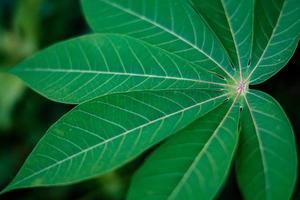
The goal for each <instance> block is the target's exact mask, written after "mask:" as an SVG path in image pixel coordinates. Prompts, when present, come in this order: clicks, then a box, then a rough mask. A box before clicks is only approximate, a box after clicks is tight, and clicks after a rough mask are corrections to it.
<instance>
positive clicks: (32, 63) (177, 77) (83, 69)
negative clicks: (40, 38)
mask: <svg viewBox="0 0 300 200" xmlns="http://www.w3.org/2000/svg"><path fill="white" fill-rule="evenodd" d="M82 7H83V10H84V12H85V15H86V18H87V21H88V23H89V24H90V26H91V28H92V29H93V30H94V31H95V32H97V33H96V34H92V35H86V36H83V37H78V38H75V39H72V40H69V41H66V42H63V43H60V44H57V45H55V46H53V47H50V48H48V49H45V50H44V51H42V52H40V53H38V54H36V55H35V56H33V57H32V58H29V59H28V60H26V61H24V62H23V63H21V64H20V65H18V66H17V67H16V68H15V69H13V70H12V72H13V73H14V74H16V75H17V76H19V77H21V78H22V79H23V80H25V82H27V84H28V85H29V86H30V87H31V88H33V89H34V90H36V91H37V92H39V93H41V94H42V95H44V96H46V97H47V98H49V99H52V100H55V101H59V102H64V103H72V104H80V105H78V106H77V107H76V108H75V109H73V110H72V111H70V112H69V113H67V114H66V115H65V116H64V117H63V118H62V119H60V120H59V121H58V122H57V123H55V124H54V125H53V126H52V127H51V128H50V129H49V130H48V132H47V133H46V135H45V136H44V137H43V138H42V139H41V141H40V142H39V144H38V145H37V147H36V148H35V149H34V151H33V152H32V154H31V155H30V156H29V158H28V159H27V161H26V162H25V164H24V166H23V167H22V168H21V170H20V172H19V173H18V175H17V176H16V178H15V179H14V180H13V181H12V183H11V184H10V185H9V186H8V187H7V188H6V189H5V190H4V192H5V191H9V190H12V189H17V188H25V187H34V186H47V185H62V184H69V183H74V182H78V181H81V180H85V179H88V178H91V177H94V176H97V175H100V174H103V173H105V172H108V171H110V170H113V169H115V168H116V167H119V166H121V165H122V164H124V163H126V162H127V161H129V160H131V159H133V158H135V157H136V156H138V155H139V154H141V153H142V152H143V151H145V150H146V149H148V148H150V147H151V146H153V145H154V144H157V143H158V142H160V141H162V140H163V139H165V138H167V137H168V136H170V135H172V134H174V133H175V132H178V131H180V133H179V134H178V136H174V137H173V138H171V139H170V140H169V141H167V142H166V143H164V144H163V145H162V146H161V147H159V148H158V150H157V151H154V154H153V155H152V156H151V157H150V158H149V159H148V161H146V163H145V164H144V165H143V167H142V168H141V170H140V171H139V172H138V173H137V175H136V176H135V178H134V179H133V182H132V187H131V190H130V194H129V199H136V198H137V199H139V198H143V199H145V198H152V197H158V198H168V199H198V198H204V199H211V198H214V197H215V195H216V194H217V192H218V191H219V189H220V187H221V186H222V184H223V182H224V180H225V178H226V175H227V173H228V170H229V168H230V163H231V160H232V158H233V154H234V152H235V148H236V145H237V140H238V137H239V134H241V139H240V142H241V143H240V144H239V150H238V156H237V174H238V181H239V185H240V188H241V190H242V193H243V195H244V197H245V198H246V199H253V198H257V199H288V198H289V197H290V196H291V193H292V190H293V187H294V185H295V177H296V169H297V160H296V150H295V142H294V139H293V133H292V128H291V125H290V124H289V122H288V120H287V117H286V116H285V114H284V112H283V111H282V109H281V108H280V106H279V105H278V104H277V103H276V102H275V101H274V100H273V99H272V98H271V97H269V96H267V95H266V94H264V93H261V92H257V91H251V90H250V91H249V89H248V86H249V85H252V84H257V83H261V82H263V81H265V80H267V79H268V78H269V77H271V76H272V75H274V74H275V73H276V72H277V71H279V70H280V69H281V68H282V67H283V66H284V64H285V63H286V62H287V61H288V59H289V58H290V56H291V55H292V53H293V52H294V50H295V48H296V45H297V43H298V40H299V33H300V30H299V27H300V26H299V21H300V20H299V19H300V17H299V15H300V14H299V13H300V12H299V8H300V1H298V0H243V1H234V0H220V1H217V0H211V1H204V0H203V1H202V0H163V1H159V0H82ZM99 32H101V33H99ZM234 96H236V97H237V98H236V99H235V100H232V97H234ZM227 98H228V99H230V101H229V102H228V103H226V105H224V104H222V103H223V102H224V101H225V99H227ZM233 102H234V103H233ZM220 105H221V107H219V108H218V109H216V110H214V111H212V110H213V109H214V108H216V107H218V106H220ZM238 106H241V107H242V108H243V112H242V121H241V126H240V127H239V129H241V132H240V133H239V132H238V131H237V130H238V123H239V109H238ZM210 111H212V112H210ZM208 112H209V114H208V116H205V117H203V118H201V119H199V120H198V121H197V122H195V123H194V124H192V125H191V126H189V128H187V129H184V128H185V127H186V126H188V125H189V124H190V123H192V122H193V121H195V120H196V119H197V118H199V117H202V116H204V115H205V114H207V113H208ZM181 129H184V130H183V131H181ZM190 143H193V144H192V145H191V144H190ZM183 147H185V148H183ZM174 152H176V153H175V154H174ZM179 157H180V159H179ZM164 159H165V160H164ZM286 163H288V164H286ZM157 166H159V167H157ZM173 171H174V172H173ZM163 183H164V184H163Z"/></svg>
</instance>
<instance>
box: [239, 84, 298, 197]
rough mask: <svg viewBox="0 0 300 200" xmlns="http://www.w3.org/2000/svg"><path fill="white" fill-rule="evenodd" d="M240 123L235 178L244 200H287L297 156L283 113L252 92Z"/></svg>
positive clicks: (255, 92)
mask: <svg viewBox="0 0 300 200" xmlns="http://www.w3.org/2000/svg"><path fill="white" fill-rule="evenodd" d="M241 122H242V126H241V128H242V130H241V139H240V144H239V150H238V153H237V176H238V181H239V186H240V188H241V190H242V192H243V195H244V197H245V199H278V200H282V199H290V197H291V195H292V192H293V189H294V186H295V182H296V177H297V155H296V146H295V140H294V135H293V130H292V127H291V125H290V123H289V121H288V118H287V117H286V115H285V113H284V111H283V110H282V108H281V107H280V105H279V104H278V103H277V102H276V101H275V100H274V99H273V98H272V97H270V96H269V95H267V94H265V93H263V92H259V91H256V90H251V91H250V92H249V93H248V94H247V96H246V98H245V109H244V112H243V114H242V121H241Z"/></svg>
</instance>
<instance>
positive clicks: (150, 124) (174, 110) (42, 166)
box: [3, 90, 227, 192]
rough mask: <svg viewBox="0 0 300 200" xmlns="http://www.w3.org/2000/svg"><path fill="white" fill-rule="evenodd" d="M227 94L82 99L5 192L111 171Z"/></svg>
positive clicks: (150, 94) (177, 93)
mask: <svg viewBox="0 0 300 200" xmlns="http://www.w3.org/2000/svg"><path fill="white" fill-rule="evenodd" d="M226 96H227V95H226V94H220V93H219V94H216V93H214V92H213V93H211V92H202V91H199V90H191V91H187V92H184V91H174V92H170V91H168V92H139V93H128V94H115V95H109V96H105V97H102V98H97V99H95V100H92V101H90V102H87V103H84V104H81V105H79V106H77V107H76V108H75V109H73V110H72V111H70V112H69V113H67V114H66V115H65V116H64V117H63V118H61V119H60V120H59V121H57V122H56V123H55V124H54V125H53V126H52V127H51V128H50V129H49V131H48V132H47V133H46V135H45V136H44V137H43V138H42V139H41V140H40V142H39V144H38V145H37V146H36V147H35V149H34V150H33V152H32V153H31V154H30V156H29V157H28V159H27V160H26V162H25V164H24V165H23V167H22V168H21V170H20V171H19V173H18V174H17V176H16V178H15V179H14V180H13V181H12V183H11V184H10V185H9V186H8V187H7V188H6V189H5V190H4V191H3V192H5V191H8V190H12V189H16V188H24V187H34V186H49V185H61V184H69V183H73V182H78V181H80V180H84V179H87V178H91V177H94V176H97V175H100V174H103V173H105V172H108V171H111V170H113V169H115V168H116V167H119V166H120V165H122V164H124V163H125V162H128V161H129V160H131V159H133V158H134V157H136V156H137V155H139V154H140V153H142V152H143V151H145V150H146V149H147V148H149V147H151V146H153V145H154V144H156V143H158V142H159V141H161V140H162V139H164V138H166V137H167V136H169V135H171V134H173V133H175V132H176V131H178V130H180V129H182V128H184V127H185V126H187V125H188V124H189V123H191V122H192V121H193V120H195V119H197V118H198V117H200V116H202V115H204V114H206V113H207V112H209V111H210V110H212V109H213V108H215V107H216V106H218V105H220V104H221V103H222V102H223V101H224V100H225V99H226Z"/></svg>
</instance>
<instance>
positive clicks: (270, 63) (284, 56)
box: [245, 0, 300, 84]
mask: <svg viewBox="0 0 300 200" xmlns="http://www.w3.org/2000/svg"><path fill="white" fill-rule="evenodd" d="M254 16H255V24H254V41H253V50H252V61H251V66H250V68H249V69H248V70H246V71H245V72H246V74H249V75H248V78H247V79H246V80H247V81H250V82H251V84H258V83H262V82H264V81H265V80H267V79H269V78H270V77H271V76H273V75H274V74H275V73H277V72H278V71H279V70H280V69H281V68H282V67H284V66H285V65H286V63H287V62H288V60H289V59H290V57H291V56H292V55H293V53H294V51H295V49H296V47H297V44H298V42H299V38H300V1H298V0H256V5H255V13H254Z"/></svg>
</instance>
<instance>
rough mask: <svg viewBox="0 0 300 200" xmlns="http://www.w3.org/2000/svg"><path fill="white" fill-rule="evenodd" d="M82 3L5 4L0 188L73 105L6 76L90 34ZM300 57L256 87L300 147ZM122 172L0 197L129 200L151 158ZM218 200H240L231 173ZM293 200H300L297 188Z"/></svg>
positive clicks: (0, 52)
mask: <svg viewBox="0 0 300 200" xmlns="http://www.w3.org/2000/svg"><path fill="white" fill-rule="evenodd" d="M89 31H90V30H89V28H88V27H87V25H86V23H85V21H84V17H83V15H82V13H81V9H80V4H79V1H78V0H0V190H1V189H2V188H3V187H4V186H5V185H6V184H7V183H8V182H9V181H10V180H11V179H12V178H13V176H14V175H15V174H16V172H17V171H18V169H19V168H20V166H21V165H22V163H23V162H24V160H25V159H26V157H27V156H28V155H29V153H30V152H31V150H32V149H33V147H34V146H35V144H36V143H37V142H38V140H39V139H40V138H41V137H42V136H43V134H44V133H45V131H46V130H47V128H49V126H50V125H51V124H53V123H54V122H55V121H56V120H57V119H58V118H60V117H61V116H62V115H63V114H64V113H66V112H67V111H68V110H70V109H71V108H72V106H69V105H64V104H58V103H54V102H51V101H49V100H47V99H45V98H43V97H41V96H39V95H38V94H36V93H34V92H33V91H31V90H29V89H28V88H26V86H25V85H24V84H23V83H22V81H20V80H19V79H17V78H15V77H13V76H11V75H9V74H7V73H6V71H7V70H9V68H10V67H12V66H14V65H15V64H16V63H18V62H19V61H21V60H22V59H24V58H26V57H28V56H30V55H32V54H33V53H34V52H36V51H38V50H39V49H42V48H44V47H46V46H49V45H51V44H54V43H56V42H59V41H62V40H64V39H67V38H71V37H75V36H77V35H82V34H85V33H88V32H89ZM299 64H300V63H299V57H298V56H297V55H296V54H295V55H294V57H293V58H292V59H291V60H290V62H289V64H288V66H287V67H286V68H284V69H283V70H282V71H281V72H280V73H278V74H277V75H276V76H274V77H273V78H272V79H271V80H269V81H267V82H266V83H264V84H261V85H259V86H255V87H254V88H257V89H261V90H263V91H265V92H267V93H269V94H271V95H272V96H273V97H275V98H276V99H277V100H278V101H279V102H280V103H281V105H282V106H283V108H284V109H285V110H286V112H287V114H288V116H289V118H290V119H291V122H292V124H293V127H294V130H295V134H296V138H297V145H298V149H299V146H300V136H299V134H298V133H299V131H300V106H299V103H300V81H299V80H300V79H299V77H297V75H298V74H299V69H297V68H299ZM149 152H151V150H149V151H148V152H147V153H145V154H144V155H142V156H141V157H140V158H139V159H137V160H136V161H133V162H132V163H129V164H127V165H126V166H124V167H122V168H121V169H119V170H117V171H115V172H112V173H109V174H107V175H104V176H102V177H99V178H97V179H93V180H90V181H85V182H82V183H78V184H75V185H72V186H64V187H54V188H53V187H52V188H38V189H23V190H17V191H13V192H10V193H7V194H5V195H2V196H0V199H26V200H27V199H58V200H59V199H80V200H89V199H104V200H119V199H124V196H125V193H126V190H127V189H128V186H129V181H130V177H131V175H132V173H133V172H134V171H135V169H136V168H138V166H139V165H140V164H141V163H142V162H143V159H144V158H145V157H146V156H147V154H148V153H149ZM219 199H241V196H240V193H239V192H238V188H237V185H236V180H235V177H234V175H233V174H232V175H230V177H229V179H228V182H227V184H226V186H225V187H224V189H223V191H222V192H221V194H220V196H219ZM294 199H299V200H300V189H299V187H297V189H296V192H295V195H294Z"/></svg>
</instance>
